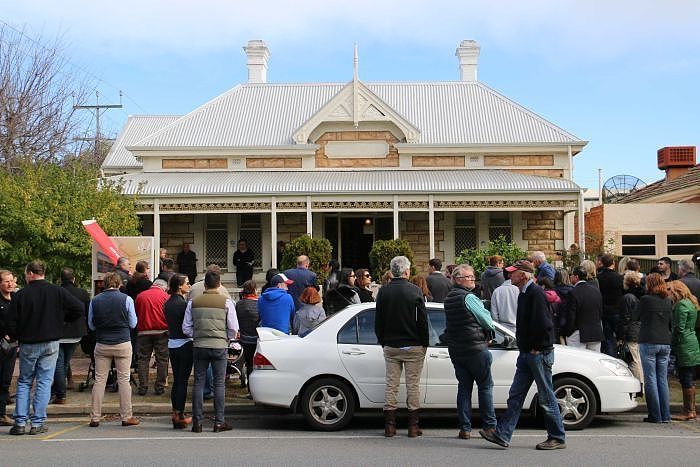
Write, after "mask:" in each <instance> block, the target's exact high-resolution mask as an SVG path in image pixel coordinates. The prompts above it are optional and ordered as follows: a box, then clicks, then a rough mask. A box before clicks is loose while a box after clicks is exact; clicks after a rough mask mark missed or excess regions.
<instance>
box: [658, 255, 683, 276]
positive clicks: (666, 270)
mask: <svg viewBox="0 0 700 467" xmlns="http://www.w3.org/2000/svg"><path fill="white" fill-rule="evenodd" d="M656 268H657V269H658V270H659V274H660V275H661V278H662V279H663V280H664V282H671V281H677V280H678V274H676V273H675V272H673V271H671V258H669V257H668V256H664V257H663V258H659V261H658V262H657V263H656Z"/></svg>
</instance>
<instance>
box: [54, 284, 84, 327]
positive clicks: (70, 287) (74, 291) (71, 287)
mask: <svg viewBox="0 0 700 467" xmlns="http://www.w3.org/2000/svg"><path fill="white" fill-rule="evenodd" d="M61 287H63V288H64V289H66V290H67V291H68V293H70V294H71V295H73V296H74V297H75V298H77V299H78V300H80V301H81V302H82V303H83V306H84V307H85V311H84V314H83V316H81V317H80V318H78V319H76V320H75V321H71V322H67V323H64V324H63V335H62V337H64V338H74V339H77V338H80V337H83V336H84V335H85V334H87V315H88V308H89V307H90V294H88V293H87V290H85V289H81V288H80V287H76V286H75V284H73V283H71V282H64V283H63V284H61Z"/></svg>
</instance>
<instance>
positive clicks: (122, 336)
mask: <svg viewBox="0 0 700 467" xmlns="http://www.w3.org/2000/svg"><path fill="white" fill-rule="evenodd" d="M136 322H137V318H136V313H135V311H134V300H133V299H132V298H131V297H129V296H128V295H127V294H125V293H123V292H120V291H119V290H115V289H107V290H105V291H103V292H101V293H99V294H97V295H96V296H95V298H93V299H92V302H90V309H89V315H88V323H89V324H90V327H91V329H94V330H95V342H97V343H98V344H104V345H117V344H123V343H125V342H130V341H131V328H133V327H136Z"/></svg>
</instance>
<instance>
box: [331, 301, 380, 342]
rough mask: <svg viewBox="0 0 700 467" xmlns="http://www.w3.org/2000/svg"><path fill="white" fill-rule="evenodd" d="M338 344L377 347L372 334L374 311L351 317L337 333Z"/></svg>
mask: <svg viewBox="0 0 700 467" xmlns="http://www.w3.org/2000/svg"><path fill="white" fill-rule="evenodd" d="M338 343H339V344H363V345H378V344H379V343H378V342H377V335H376V334H375V333H374V309H371V310H364V311H363V312H361V313H358V314H357V315H355V316H353V317H352V318H350V319H349V320H348V322H347V323H345V325H344V326H343V327H342V328H340V331H338Z"/></svg>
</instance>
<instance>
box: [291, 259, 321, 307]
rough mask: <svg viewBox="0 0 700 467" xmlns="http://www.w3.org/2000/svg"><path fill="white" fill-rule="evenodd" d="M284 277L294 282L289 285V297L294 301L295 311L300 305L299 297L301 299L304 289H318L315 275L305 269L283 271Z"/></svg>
mask: <svg viewBox="0 0 700 467" xmlns="http://www.w3.org/2000/svg"><path fill="white" fill-rule="evenodd" d="M284 275H285V276H287V278H289V279H291V280H293V281H294V283H293V284H290V285H289V295H291V296H292V298H293V299H294V306H295V310H298V309H299V308H301V305H302V303H301V302H300V301H299V297H301V293H302V292H303V291H304V289H305V288H307V287H316V288H317V289H318V282H316V273H315V272H313V271H311V270H310V269H306V268H294V269H287V270H286V271H284Z"/></svg>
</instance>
